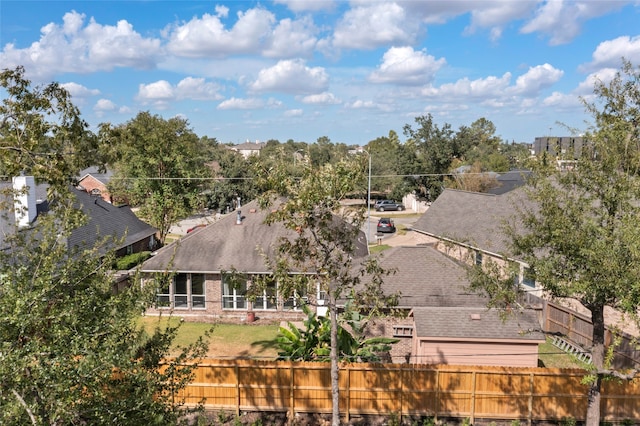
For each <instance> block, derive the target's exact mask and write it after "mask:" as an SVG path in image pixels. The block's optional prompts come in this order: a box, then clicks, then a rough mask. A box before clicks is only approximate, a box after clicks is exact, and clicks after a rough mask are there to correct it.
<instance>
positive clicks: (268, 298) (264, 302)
mask: <svg viewBox="0 0 640 426" xmlns="http://www.w3.org/2000/svg"><path fill="white" fill-rule="evenodd" d="M277 297H278V293H277V285H276V282H275V281H270V282H268V283H267V285H266V288H265V289H264V290H263V291H262V294H261V295H260V296H258V297H256V300H255V301H254V302H253V307H254V309H262V310H274V309H276V308H277V307H278V305H277Z"/></svg>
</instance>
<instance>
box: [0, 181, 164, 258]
mask: <svg viewBox="0 0 640 426" xmlns="http://www.w3.org/2000/svg"><path fill="white" fill-rule="evenodd" d="M12 185H13V189H14V190H16V191H21V190H23V189H24V188H26V189H27V191H26V192H25V193H24V194H20V195H18V196H14V197H13V198H14V199H13V200H9V201H10V202H12V203H15V205H16V209H15V215H13V216H12V215H8V216H7V217H6V218H2V219H0V221H2V231H3V232H2V233H1V236H0V243H2V241H3V240H4V236H5V235H6V234H7V233H8V232H11V229H15V228H16V227H17V228H18V229H29V228H30V227H32V226H33V225H34V224H35V223H36V222H37V219H38V216H39V215H41V214H45V213H47V212H48V211H49V205H48V203H47V201H46V196H47V195H46V192H47V190H46V188H47V185H41V184H36V183H35V180H34V178H33V177H32V176H18V177H15V178H14V179H13V184H12ZM3 186H4V187H5V188H7V187H8V186H9V185H8V184H5V185H3ZM70 190H71V193H72V195H73V196H74V197H75V205H76V207H77V208H79V209H81V210H82V211H83V213H84V214H85V215H86V216H87V222H86V223H85V224H84V225H83V226H80V227H77V228H75V229H74V230H72V231H71V234H70V235H69V237H68V238H67V246H68V247H69V248H70V249H71V248H78V249H83V248H92V247H94V246H95V245H96V244H97V243H98V242H100V241H102V240H104V239H105V238H108V237H111V238H113V241H112V242H111V243H110V244H109V245H107V246H105V247H103V250H102V251H103V252H104V251H106V250H107V249H115V250H116V256H124V255H126V254H131V253H136V252H140V251H148V250H153V249H155V248H156V245H157V241H156V238H155V235H156V232H157V230H156V229H155V228H154V227H152V226H150V225H148V224H146V223H145V222H143V221H141V220H140V219H138V217H137V216H136V215H135V214H134V213H133V212H132V211H131V209H130V208H129V207H128V206H119V207H118V206H114V205H113V204H111V203H108V202H105V201H104V200H103V199H102V198H101V197H100V196H93V195H90V194H88V193H86V192H85V191H82V190H78V189H75V188H70ZM18 206H19V207H18ZM114 244H115V245H114Z"/></svg>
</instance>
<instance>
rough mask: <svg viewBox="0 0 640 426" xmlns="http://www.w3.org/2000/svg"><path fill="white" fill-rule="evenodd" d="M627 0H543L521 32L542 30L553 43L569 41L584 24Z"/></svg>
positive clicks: (620, 5)
mask: <svg viewBox="0 0 640 426" xmlns="http://www.w3.org/2000/svg"><path fill="white" fill-rule="evenodd" d="M626 3H630V2H626V1H608V2H607V1H585V0H583V1H564V0H556V1H546V2H541V3H540V5H539V8H538V10H537V11H536V16H535V17H534V18H533V19H531V20H530V21H529V22H527V23H526V24H525V25H524V26H523V27H522V28H521V32H522V33H524V34H529V33H533V32H541V33H543V34H547V35H549V36H550V40H549V43H550V44H551V45H559V44H565V43H569V42H570V41H571V40H573V39H574V38H575V37H576V36H577V35H578V34H580V31H581V30H582V28H581V27H582V24H583V23H584V22H585V21H587V20H589V19H592V18H594V17H598V16H602V15H605V14H607V13H609V12H612V11H614V10H617V9H620V8H622V7H623V6H625V4H626Z"/></svg>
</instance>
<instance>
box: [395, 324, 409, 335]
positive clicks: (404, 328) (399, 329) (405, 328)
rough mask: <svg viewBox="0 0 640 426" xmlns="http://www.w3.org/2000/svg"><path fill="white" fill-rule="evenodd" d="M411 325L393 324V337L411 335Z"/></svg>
mask: <svg viewBox="0 0 640 426" xmlns="http://www.w3.org/2000/svg"><path fill="white" fill-rule="evenodd" d="M412 336H413V326H412V325H394V326H393V337H412Z"/></svg>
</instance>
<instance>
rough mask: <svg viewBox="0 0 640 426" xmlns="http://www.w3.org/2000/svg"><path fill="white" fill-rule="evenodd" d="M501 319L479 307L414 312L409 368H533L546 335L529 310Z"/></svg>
mask: <svg viewBox="0 0 640 426" xmlns="http://www.w3.org/2000/svg"><path fill="white" fill-rule="evenodd" d="M515 315H516V316H506V317H504V318H501V317H500V315H499V313H498V312H497V311H494V310H487V309H486V308H478V307H465V306H457V307H419V308H415V309H414V310H413V313H412V316H413V320H414V326H415V330H414V336H413V339H412V351H411V353H412V355H411V356H412V358H411V361H412V362H413V363H419V364H456V365H495V366H513V367H537V366H538V345H540V344H541V343H544V341H545V337H544V334H543V333H542V332H541V331H540V330H541V328H540V323H539V322H538V320H537V318H536V314H535V312H533V311H528V310H525V311H523V312H521V313H517V314H515Z"/></svg>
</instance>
